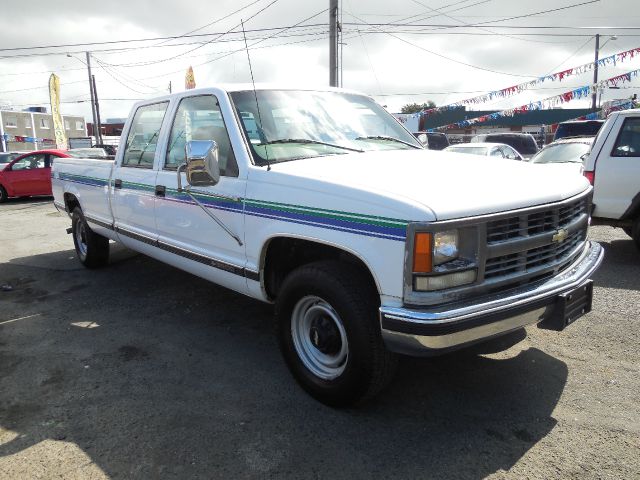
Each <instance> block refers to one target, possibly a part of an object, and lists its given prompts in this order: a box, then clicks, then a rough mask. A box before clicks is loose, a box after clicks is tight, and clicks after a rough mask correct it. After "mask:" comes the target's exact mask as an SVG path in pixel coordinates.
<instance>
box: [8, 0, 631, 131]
mask: <svg viewBox="0 0 640 480" xmlns="http://www.w3.org/2000/svg"><path fill="white" fill-rule="evenodd" d="M577 2H578V0H562V2H558V1H557V0H538V1H536V2H532V1H531V2H514V1H512V0H491V1H487V2H484V3H481V4H478V5H476V6H473V7H470V8H466V9H461V10H458V11H456V12H453V13H451V16H452V17H454V18H455V19H456V20H452V19H450V18H446V17H443V16H434V15H435V14H433V13H430V14H429V13H428V12H429V10H428V9H426V8H423V7H421V6H420V5H418V4H417V3H416V2H413V1H411V0H399V1H398V2H394V3H389V2H388V1H383V0H346V1H345V0H343V1H341V6H342V8H343V17H342V20H343V22H344V23H345V25H344V29H345V43H346V44H347V45H345V46H344V50H343V62H344V63H343V78H344V86H345V87H347V88H352V89H356V90H361V91H364V92H367V93H370V94H372V95H380V94H392V93H415V94H416V95H413V96H384V97H383V96H380V97H377V98H378V100H379V101H380V102H381V103H383V104H386V105H388V106H389V109H390V110H398V109H399V108H400V106H402V105H403V104H405V103H409V102H414V101H415V102H422V101H426V100H427V99H432V100H435V101H436V103H438V104H442V103H449V102H452V101H456V100H460V99H463V98H466V97H470V96H474V95H475V94H473V93H469V94H465V93H454V92H467V91H478V93H482V91H488V90H495V89H499V88H503V87H506V86H509V85H513V84H517V83H520V82H521V81H524V80H526V79H528V77H517V76H508V75H501V74H497V73H491V72H487V71H482V70H479V69H473V68H470V67H468V66H464V65H460V64H457V63H454V62H452V61H450V60H446V59H444V58H440V57H437V56H434V55H432V54H430V53H428V52H426V51H425V50H424V49H426V50H431V51H433V52H437V53H439V54H441V55H444V56H446V57H450V58H453V59H456V60H459V61H461V62H464V63H469V64H473V65H477V66H480V67H483V68H487V69H492V70H496V71H501V72H509V73H515V74H522V75H533V76H540V75H543V74H546V73H550V71H551V69H553V68H554V67H556V66H558V68H567V67H570V66H572V65H578V64H581V63H585V62H589V61H592V58H593V49H594V45H593V40H591V41H588V42H587V40H588V37H557V36H541V37H540V36H537V37H531V36H529V37H517V38H509V37H508V36H505V35H498V34H491V32H500V33H506V34H509V35H516V34H518V33H521V32H522V31H518V30H503V29H499V28H497V27H498V26H500V25H522V26H531V25H538V26H561V27H564V29H563V30H554V32H561V33H572V34H584V35H593V34H595V33H596V32H598V31H601V30H595V29H586V30H568V29H567V28H566V27H570V26H573V27H593V26H600V25H606V26H610V27H612V29H611V30H606V31H601V32H602V33H603V34H610V33H617V34H618V35H619V38H618V40H616V41H615V42H610V43H608V44H607V45H606V46H605V47H604V48H603V54H604V55H606V54H611V53H614V52H616V51H622V50H626V49H630V48H635V47H638V46H640V36H637V37H634V36H624V35H625V34H627V35H630V34H640V32H638V30H633V31H628V30H619V31H617V30H616V28H620V27H624V26H631V27H632V26H634V25H637V23H638V22H637V20H638V16H634V15H633V12H634V11H635V10H634V7H635V3H636V2H634V1H633V0H602V1H600V2H598V3H594V4H591V5H585V6H581V7H577V8H575V9H568V10H562V11H559V12H556V13H552V14H545V15H541V16H536V17H529V18H521V19H514V20H508V21H504V22H498V23H495V24H491V25H486V28H487V29H489V30H490V32H487V31H477V32H478V33H487V35H473V36H471V35H452V34H451V33H453V32H455V30H451V29H440V30H433V29H434V28H436V27H424V29H427V28H432V30H431V31H423V32H422V34H420V35H417V34H413V35H411V34H408V33H397V34H394V35H396V36H397V37H400V38H402V39H403V40H405V41H404V42H403V41H401V40H399V39H397V38H394V37H392V36H390V35H388V34H385V33H375V34H373V33H369V34H367V33H362V34H360V35H358V34H357V33H355V27H354V26H352V25H349V23H352V22H354V18H353V17H351V16H350V13H352V14H353V15H355V16H357V17H358V18H361V19H364V20H366V21H367V22H369V23H387V22H391V21H394V20H400V19H402V18H403V17H408V16H411V15H416V14H424V16H426V17H428V16H432V17H433V18H428V19H426V20H423V21H421V22H420V23H423V24H427V23H431V24H445V23H446V24H451V25H455V24H461V23H462V22H464V23H474V22H485V21H488V20H492V19H499V18H504V17H508V16H517V15H525V14H527V13H530V12H536V11H541V10H547V9H552V8H558V7H561V6H565V5H570V4H572V3H577ZM249 3H250V0H246V1H245V2H242V3H239V2H233V1H231V0H217V1H216V2H204V1H203V2H191V3H190V4H188V6H182V7H180V6H178V5H177V4H176V3H175V2H172V1H169V0H161V1H156V2H131V1H124V0H113V1H111V2H108V3H103V4H99V3H98V4H87V3H86V2H80V1H78V0H66V1H64V0H63V1H59V2H56V3H55V4H52V3H50V2H44V1H42V0H33V1H31V2H29V5H30V8H29V10H26V9H25V8H24V6H23V5H19V4H18V3H16V2H13V3H10V4H8V5H6V6H3V18H6V19H9V21H5V22H3V29H2V30H1V31H0V45H2V48H17V47H24V46H35V45H54V44H74V43H84V42H92V41H95V42H100V41H113V40H121V39H130V38H150V37H159V36H167V35H176V34H180V33H185V32H188V31H190V30H193V29H195V28H198V27H200V26H202V25H205V24H207V23H210V22H213V21H215V20H216V19H220V18H222V17H224V16H225V15H228V14H229V13H231V12H233V11H234V10H237V9H238V8H240V7H242V6H243V5H248V4H249ZM268 3H269V0H262V1H260V2H259V3H257V4H256V5H253V6H252V7H250V8H247V9H246V10H244V11H242V12H241V13H238V14H237V15H234V16H233V17H231V18H229V19H226V20H223V21H220V22H218V23H217V24H214V25H212V26H211V27H208V28H207V29H204V30H202V31H201V32H198V33H211V32H225V31H226V30H228V29H230V28H231V27H234V26H235V25H237V24H238V23H239V21H240V19H241V18H244V19H247V18H249V17H250V16H251V15H252V14H253V13H255V12H257V11H258V10H259V9H260V8H262V7H264V6H266V5H268ZM328 3H329V2H328V1H327V0H321V1H319V2H296V1H294V0H279V1H278V2H277V3H275V4H274V5H272V6H271V7H269V8H268V9H267V10H265V11H264V12H263V13H261V14H260V15H258V16H256V18H254V19H252V20H250V21H249V22H247V24H246V25H245V27H246V28H247V29H248V30H253V29H257V28H271V27H275V26H285V25H293V24H295V23H297V22H299V21H300V20H302V19H304V18H306V17H309V16H311V15H313V14H314V13H317V12H319V11H321V10H323V9H325V8H327V7H328ZM430 3H431V2H430ZM451 3H452V2H445V0H442V2H440V3H438V4H436V5H435V7H434V8H442V7H443V6H444V5H446V4H451ZM474 3H477V2H474V1H469V2H468V4H469V5H472V4H474ZM460 7H464V3H462V4H458V6H457V7H455V8H460ZM416 18H419V17H416ZM328 19H329V14H328V12H324V13H322V14H321V15H320V16H318V17H316V18H314V19H312V20H310V21H309V22H307V23H312V24H320V26H319V27H314V28H310V29H309V31H313V32H316V33H317V32H323V31H325V32H326V30H327V29H328V27H324V25H325V24H327V22H328ZM408 21H411V20H408ZM359 28H360V30H364V31H372V29H373V27H368V26H361V27H359ZM403 30H406V28H405V29H403ZM458 31H459V30H458ZM466 31H468V30H466ZM546 32H548V30H536V31H535V33H546ZM272 33H275V32H273V31H269V32H265V33H262V34H259V33H252V32H250V33H248V37H249V44H252V43H253V42H254V41H255V40H251V39H252V38H253V37H254V36H256V35H263V36H264V35H270V34H272ZM292 33H294V32H293V31H288V32H283V33H282V34H281V37H279V38H274V39H270V40H266V41H265V42H263V43H261V44H260V46H261V47H263V46H269V48H255V49H253V50H252V51H251V60H252V63H253V70H254V75H255V79H256V81H257V82H285V83H287V84H291V83H299V84H302V85H305V86H309V85H313V86H316V85H317V86H320V85H326V84H327V83H328V79H329V73H328V63H329V62H328V49H329V45H328V39H326V38H325V37H324V36H321V35H317V36H315V37H311V36H308V37H286V38H285V37H284V36H285V35H291V34H292ZM424 33H428V35H427V34H424ZM325 35H326V34H325ZM209 38H211V37H209ZM223 38H229V36H225V37H223ZM234 38H236V39H240V37H238V36H236V37H234ZM518 38H520V39H518ZM522 38H524V39H526V40H527V41H525V40H522ZM606 38H607V37H606V36H604V35H603V42H604V41H605V39H606ZM309 39H315V41H310V42H306V43H299V44H295V45H287V46H272V45H276V44H281V43H287V42H295V41H300V40H309ZM198 40H199V39H198V38H195V39H189V40H188V41H192V42H195V41H198ZM181 41H187V40H185V39H182V40H181ZM407 42H409V43H411V44H414V45H415V46H412V45H410V44H409V43H407ZM543 42H548V43H543ZM155 43H158V41H155V42H147V46H148V45H153V44H155ZM582 44H585V45H584V46H583V48H582V49H581V50H580V51H579V52H577V53H576V55H575V56H573V57H572V58H569V57H571V55H572V54H573V53H574V52H576V50H577V49H578V47H580V46H581V45H582ZM137 45H138V46H142V45H141V44H137ZM126 46H129V47H134V46H136V44H128V45H126ZM197 46H198V45H190V46H179V47H171V46H169V45H164V46H163V47H162V48H137V49H131V50H128V51H122V52H113V51H111V52H109V51H100V50H104V49H108V48H115V47H116V45H101V46H97V45H96V46H86V47H85V46H80V47H65V48H61V49H58V50H57V51H58V52H61V53H62V55H56V56H40V57H27V58H15V59H0V103H6V102H11V103H12V104H14V105H15V106H16V108H23V106H27V105H31V104H37V103H40V102H46V101H47V98H48V94H47V80H48V77H49V75H50V73H49V71H50V70H52V71H55V72H56V73H57V74H58V75H59V76H60V77H61V81H62V99H63V101H64V102H76V101H78V100H80V101H82V100H86V99H87V98H88V96H89V93H88V85H87V74H86V70H85V69H84V66H83V65H82V64H81V63H80V61H78V60H75V59H72V58H67V57H66V56H65V54H64V53H66V52H79V53H77V54H74V55H75V56H76V57H78V58H80V59H81V60H84V55H83V54H82V51H84V50H85V49H91V50H92V51H93V52H94V56H95V60H94V62H93V64H94V65H93V66H94V74H95V76H96V80H97V83H98V93H99V96H100V98H101V103H100V107H101V113H102V117H103V118H109V117H123V116H126V115H127V114H128V111H129V109H130V107H131V103H132V101H124V100H121V99H127V98H147V97H150V96H154V95H157V94H159V93H165V92H166V90H167V87H168V84H169V82H170V81H171V82H172V86H173V89H174V91H179V90H182V88H183V87H184V72H185V70H186V68H187V67H188V66H189V65H193V67H194V71H195V77H196V82H197V84H198V87H202V86H207V85H210V84H212V83H215V82H236V81H239V82H248V81H250V75H249V69H248V64H247V59H246V53H245V52H244V51H239V52H238V53H235V54H233V55H228V56H226V57H225V58H222V59H220V60H215V59H216V58H218V57H219V56H221V55H227V54H228V53H229V52H232V51H234V50H239V49H241V48H243V46H244V43H243V42H241V41H240V42H224V43H223V42H212V43H211V44H209V45H206V46H203V47H201V48H199V49H197V50H195V51H193V52H191V53H186V54H185V55H182V56H179V57H178V58H175V59H173V60H170V61H166V62H160V63H152V64H149V65H141V66H138V67H126V66H122V65H123V64H131V63H144V62H149V61H155V60H162V59H166V58H169V57H171V56H174V55H179V54H181V53H184V52H187V51H188V50H190V49H193V48H195V47H197ZM120 47H122V46H120ZM420 47H421V48H422V49H421V48H420ZM45 51H46V50H45ZM49 51H50V50H49ZM34 52H42V51H29V53H34ZM19 53H26V52H20V51H5V52H0V56H2V55H16V54H19ZM567 59H568V60H567ZM98 60H100V61H103V62H107V63H109V64H114V65H120V66H117V67H108V71H105V70H104V69H103V68H102V67H100V66H99V63H98ZM563 60H567V61H566V62H564V63H562V62H563ZM207 61H208V62H209V63H206V64H204V65H200V64H202V63H204V62H207ZM634 68H640V62H639V61H638V60H634V61H632V62H626V63H624V64H622V65H619V66H618V67H617V68H605V69H602V71H601V76H600V78H606V77H608V76H612V75H616V74H620V73H623V72H624V71H627V70H631V69H634ZM36 72H41V73H36ZM112 76H115V77H116V79H117V80H119V81H117V80H115V79H114V78H112ZM589 83H591V78H590V75H588V74H587V75H583V76H581V77H580V78H575V79H570V80H567V81H566V83H565V82H563V83H561V84H559V85H556V84H550V85H549V87H555V86H559V87H563V86H565V85H566V86H567V89H570V88H571V87H573V86H579V85H585V84H589ZM123 84H124V85H123ZM632 85H634V86H637V85H638V81H635V82H634V83H633V84H632ZM22 89H29V90H24V91H14V90H22ZM637 90H638V89H636V90H621V91H613V92H611V91H609V92H605V97H604V98H605V99H608V98H613V97H620V96H628V95H629V94H630V93H632V92H634V91H637ZM562 91H563V90H562V89H560V90H538V91H535V92H534V91H531V92H527V93H525V94H522V95H520V96H518V97H514V98H513V99H510V100H509V101H503V102H498V103H496V106H497V107H502V108H506V107H509V106H515V105H519V104H523V103H527V102H528V101H532V100H537V99H540V98H544V97H546V96H550V95H552V94H554V93H560V92H562ZM422 92H439V93H428V94H424V95H418V94H419V93H422ZM585 104H586V102H582V103H578V104H577V105H578V106H584V105H585ZM571 106H574V104H573V103H572V104H571ZM62 110H63V113H65V114H81V115H84V116H85V118H87V119H89V118H90V117H91V110H90V107H89V104H88V103H87V102H86V101H85V102H84V103H64V104H63V109H62Z"/></svg>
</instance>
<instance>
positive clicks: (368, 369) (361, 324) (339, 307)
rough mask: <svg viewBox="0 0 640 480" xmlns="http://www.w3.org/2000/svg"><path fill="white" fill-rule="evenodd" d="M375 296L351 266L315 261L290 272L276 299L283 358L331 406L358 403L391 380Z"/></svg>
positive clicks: (390, 357) (391, 369)
mask: <svg viewBox="0 0 640 480" xmlns="http://www.w3.org/2000/svg"><path fill="white" fill-rule="evenodd" d="M377 306H378V302H377V298H376V292H375V291H373V288H370V287H369V282H368V281H367V278H366V277H365V275H364V274H363V273H362V272H361V270H360V269H358V268H357V267H355V266H352V265H350V264H343V263H339V262H333V261H323V262H317V263H313V264H310V265H306V266H303V267H300V268H298V269H296V270H294V271H293V272H292V273H291V274H289V276H288V277H287V278H286V279H285V281H284V283H283V285H282V289H281V291H280V294H279V295H278V299H277V301H276V327H277V335H278V341H279V344H280V349H281V351H282V354H283V356H284V358H285V361H286V362H287V365H288V366H289V368H290V370H291V372H292V373H293V375H294V377H295V378H296V380H297V381H298V383H299V384H300V385H301V386H302V388H304V389H305V390H306V391H307V392H308V393H309V394H311V395H312V396H313V397H314V398H316V399H317V400H319V401H321V402H323V403H325V404H327V405H330V406H347V405H353V404H357V403H361V402H362V401H365V400H367V399H369V398H371V397H373V396H374V395H376V394H377V393H378V392H379V391H380V390H382V388H384V386H385V385H386V384H387V383H388V381H389V380H390V379H391V378H392V376H393V373H394V371H395V366H396V363H397V359H396V356H395V355H393V354H392V353H390V352H388V351H387V350H386V349H385V347H384V344H383V341H382V336H381V334H380V327H379V324H378V322H377Z"/></svg>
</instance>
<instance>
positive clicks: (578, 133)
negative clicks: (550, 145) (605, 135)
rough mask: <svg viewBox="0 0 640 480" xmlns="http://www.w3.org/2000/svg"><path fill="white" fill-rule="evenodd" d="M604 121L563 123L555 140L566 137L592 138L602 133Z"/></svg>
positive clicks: (559, 126)
mask: <svg viewBox="0 0 640 480" xmlns="http://www.w3.org/2000/svg"><path fill="white" fill-rule="evenodd" d="M603 124H604V121H603V120H594V121H591V122H576V123H561V124H560V125H558V129H557V130H556V134H555V137H554V138H555V139H556V140H558V139H560V138H564V137H592V136H594V135H595V134H596V133H598V132H599V131H600V128H601V127H602V125H603Z"/></svg>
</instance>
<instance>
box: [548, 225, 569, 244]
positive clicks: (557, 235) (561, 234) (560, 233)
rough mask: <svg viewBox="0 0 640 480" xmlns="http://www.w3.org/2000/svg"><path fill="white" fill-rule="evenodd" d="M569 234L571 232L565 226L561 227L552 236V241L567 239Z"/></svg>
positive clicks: (559, 241)
mask: <svg viewBox="0 0 640 480" xmlns="http://www.w3.org/2000/svg"><path fill="white" fill-rule="evenodd" d="M568 236H569V232H568V231H567V230H565V229H564V228H561V229H560V230H558V231H557V232H556V233H555V234H554V235H553V237H551V241H552V242H557V243H562V242H564V241H565V240H566V239H567V237H568Z"/></svg>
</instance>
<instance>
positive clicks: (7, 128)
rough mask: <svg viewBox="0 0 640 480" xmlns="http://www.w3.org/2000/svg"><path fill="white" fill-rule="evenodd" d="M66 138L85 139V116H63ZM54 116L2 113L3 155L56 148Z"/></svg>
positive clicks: (9, 111) (0, 132)
mask: <svg viewBox="0 0 640 480" xmlns="http://www.w3.org/2000/svg"><path fill="white" fill-rule="evenodd" d="M62 122H63V124H64V131H65V135H66V137H67V138H74V137H86V136H87V124H86V122H85V121H84V118H83V117H80V116H71V115H63V116H62ZM55 145H56V141H55V133H54V131H53V117H52V115H51V114H49V113H39V112H20V111H15V110H0V152H12V151H19V150H27V151H29V150H38V149H42V148H52V147H53V148H55Z"/></svg>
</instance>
